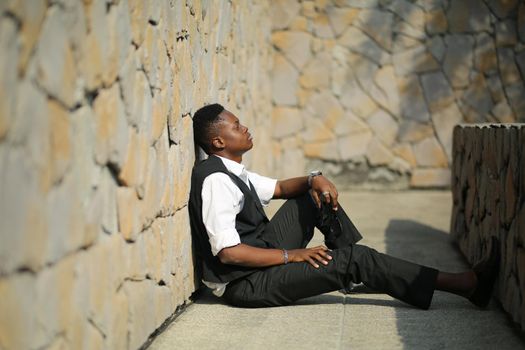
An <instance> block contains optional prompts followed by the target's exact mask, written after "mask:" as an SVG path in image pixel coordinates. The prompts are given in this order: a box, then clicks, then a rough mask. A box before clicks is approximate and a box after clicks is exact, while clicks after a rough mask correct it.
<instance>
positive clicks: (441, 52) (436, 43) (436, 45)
mask: <svg viewBox="0 0 525 350" xmlns="http://www.w3.org/2000/svg"><path fill="white" fill-rule="evenodd" d="M427 50H428V51H430V53H431V54H432V56H434V58H435V59H436V60H437V61H438V62H440V63H442V62H443V58H444V57H445V52H446V47H445V42H444V41H443V38H441V37H440V36H437V35H436V36H434V37H433V38H432V39H430V42H428V43H427Z"/></svg>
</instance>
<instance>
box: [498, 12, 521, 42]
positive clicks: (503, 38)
mask: <svg viewBox="0 0 525 350" xmlns="http://www.w3.org/2000/svg"><path fill="white" fill-rule="evenodd" d="M495 27H496V46H497V47H502V46H514V45H516V44H517V42H518V37H517V33H516V21H514V20H512V19H508V20H505V21H500V22H496V26H495Z"/></svg>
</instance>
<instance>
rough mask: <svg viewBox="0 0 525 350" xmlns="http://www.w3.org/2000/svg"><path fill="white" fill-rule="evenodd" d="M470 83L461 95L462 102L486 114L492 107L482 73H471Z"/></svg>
mask: <svg viewBox="0 0 525 350" xmlns="http://www.w3.org/2000/svg"><path fill="white" fill-rule="evenodd" d="M471 81H472V84H470V86H469V87H468V88H467V90H466V92H465V94H464V95H463V98H462V99H463V102H464V103H465V104H467V105H469V106H470V107H471V108H473V109H474V110H475V111H476V112H477V113H478V114H480V115H482V116H483V115H486V114H488V113H489V112H490V110H491V109H492V107H493V104H492V100H491V98H490V93H489V90H488V88H487V83H486V81H485V77H484V76H483V74H473V75H472V76H471Z"/></svg>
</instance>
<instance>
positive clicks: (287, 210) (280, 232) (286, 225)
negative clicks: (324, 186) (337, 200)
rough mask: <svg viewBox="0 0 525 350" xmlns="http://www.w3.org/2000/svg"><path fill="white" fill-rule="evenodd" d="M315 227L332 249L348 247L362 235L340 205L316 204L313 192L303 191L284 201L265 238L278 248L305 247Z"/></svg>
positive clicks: (266, 231)
mask: <svg viewBox="0 0 525 350" xmlns="http://www.w3.org/2000/svg"><path fill="white" fill-rule="evenodd" d="M315 227H317V228H319V230H320V231H321V232H322V233H323V235H324V236H325V244H326V245H327V247H328V248H330V249H335V248H343V247H347V246H349V245H350V244H352V243H356V242H357V241H359V240H360V239H361V234H360V233H359V231H358V230H357V229H356V228H355V226H354V224H353V223H352V222H351V220H350V218H349V217H348V216H347V215H346V213H345V211H344V209H343V208H342V207H341V206H340V207H339V210H337V212H335V211H333V210H332V209H331V206H330V205H329V204H326V203H323V206H322V208H317V206H316V205H315V203H314V201H313V199H312V198H311V196H310V194H304V195H302V196H299V197H296V198H292V199H289V200H287V201H286V202H285V203H284V204H283V206H282V207H281V208H280V209H279V210H278V211H277V213H275V215H274V216H273V218H272V219H271V220H270V223H269V224H268V227H267V228H266V230H265V232H264V234H263V240H265V241H266V242H268V243H269V245H270V246H272V247H276V248H283V249H297V248H304V247H306V245H307V244H308V242H310V240H311V239H312V237H313V233H314V228H315Z"/></svg>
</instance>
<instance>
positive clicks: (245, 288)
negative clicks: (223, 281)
mask: <svg viewBox="0 0 525 350" xmlns="http://www.w3.org/2000/svg"><path fill="white" fill-rule="evenodd" d="M331 255H332V260H331V261H330V262H329V263H328V265H326V266H323V265H321V266H320V267H319V268H318V269H316V268H314V267H313V266H311V265H310V264H309V263H306V262H303V263H291V264H287V265H279V266H273V267H270V268H267V269H264V270H261V271H258V272H255V273H253V274H251V275H249V276H247V277H246V278H243V279H240V280H237V281H233V282H231V283H230V284H229V285H228V287H227V288H226V292H225V294H224V297H225V298H226V300H227V301H228V302H229V303H230V304H232V305H236V306H241V307H265V306H280V305H287V304H290V303H292V302H294V301H296V300H298V299H302V298H306V297H310V296H314V295H319V294H322V293H326V292H330V291H334V290H338V289H341V288H345V287H346V286H348V285H349V284H350V282H353V283H359V282H363V283H364V284H365V285H367V286H369V287H371V288H373V289H374V290H377V291H379V292H384V293H386V294H389V295H391V296H393V297H395V298H397V299H399V300H402V301H404V302H406V303H409V304H411V305H414V306H417V307H420V308H423V309H428V307H429V306H430V302H431V300H432V296H433V293H434V289H435V286H436V278H437V275H438V271H437V270H435V269H432V268H429V267H425V266H421V265H417V264H413V263H411V262H408V261H404V260H401V259H397V258H394V257H391V256H388V255H385V254H381V253H378V252H377V251H375V250H374V249H371V248H368V247H366V246H361V245H351V246H348V247H345V248H341V249H336V250H333V251H332V252H331Z"/></svg>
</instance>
